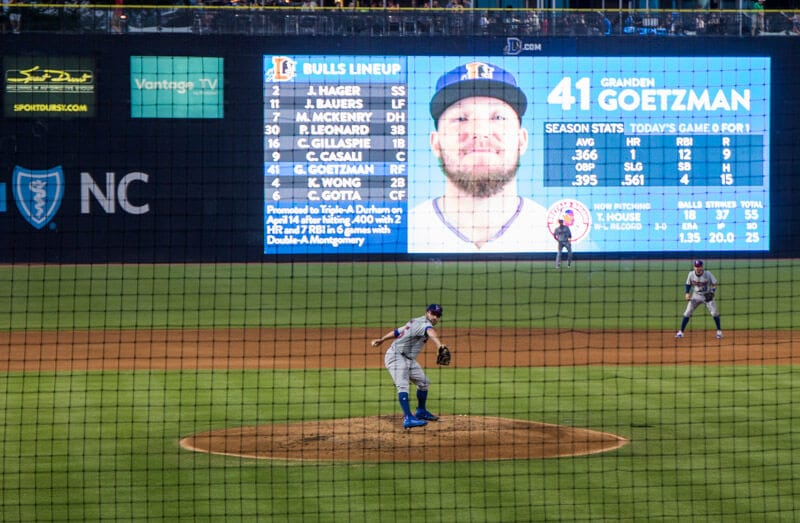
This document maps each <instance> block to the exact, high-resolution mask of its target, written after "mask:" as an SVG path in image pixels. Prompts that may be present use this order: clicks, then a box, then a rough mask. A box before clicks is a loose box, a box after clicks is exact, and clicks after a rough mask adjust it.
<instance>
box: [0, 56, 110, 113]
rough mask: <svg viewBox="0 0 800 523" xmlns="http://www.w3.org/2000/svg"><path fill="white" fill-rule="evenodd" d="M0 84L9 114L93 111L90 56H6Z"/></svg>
mask: <svg viewBox="0 0 800 523" xmlns="http://www.w3.org/2000/svg"><path fill="white" fill-rule="evenodd" d="M3 87H4V89H5V92H6V96H5V97H4V100H3V107H4V114H5V115H6V116H9V117H15V118H17V117H19V118H25V117H28V118H30V117H34V118H40V117H42V118H89V117H92V116H94V113H95V90H96V71H95V65H94V58H90V57H79V56H72V57H69V56H48V57H33V56H6V57H4V59H3Z"/></svg>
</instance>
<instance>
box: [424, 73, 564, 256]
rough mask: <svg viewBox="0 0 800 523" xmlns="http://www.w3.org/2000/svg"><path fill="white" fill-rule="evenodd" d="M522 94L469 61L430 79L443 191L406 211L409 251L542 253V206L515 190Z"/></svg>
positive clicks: (433, 139) (547, 245)
mask: <svg viewBox="0 0 800 523" xmlns="http://www.w3.org/2000/svg"><path fill="white" fill-rule="evenodd" d="M527 105H528V100H527V97H526V96H525V93H524V92H522V90H521V89H520V88H519V87H518V86H517V82H516V80H515V79H514V77H513V76H512V75H511V73H509V72H507V71H505V70H503V69H502V68H500V67H498V66H496V65H493V64H489V63H485V62H472V63H468V64H465V65H461V66H459V67H457V68H455V69H453V70H452V71H450V72H448V73H446V74H445V75H443V76H442V77H441V78H439V81H438V82H437V84H436V94H435V95H434V97H433V99H432V100H431V104H430V112H431V116H432V117H433V122H434V125H435V128H434V130H433V131H432V132H431V135H430V145H431V150H432V151H433V154H434V155H435V156H436V157H437V159H438V161H439V165H440V167H441V169H442V172H443V173H444V175H445V188H444V195H442V196H439V197H437V198H434V199H432V200H428V201H425V202H423V203H421V204H420V205H418V206H416V207H414V208H413V209H411V210H410V212H409V228H408V245H409V252H440V253H447V252H455V253H458V252H532V251H539V252H545V251H549V250H551V249H552V243H553V237H552V235H551V234H550V231H549V230H548V227H547V211H546V209H545V208H544V207H543V206H542V205H540V204H539V203H537V202H535V201H533V200H531V199H528V198H523V197H521V196H520V195H519V194H518V193H517V181H516V176H517V171H518V170H519V166H520V157H521V156H522V154H524V153H525V151H526V149H527V147H528V131H527V130H526V129H525V128H523V127H522V122H521V121H522V116H523V115H524V114H525V110H526V109H527Z"/></svg>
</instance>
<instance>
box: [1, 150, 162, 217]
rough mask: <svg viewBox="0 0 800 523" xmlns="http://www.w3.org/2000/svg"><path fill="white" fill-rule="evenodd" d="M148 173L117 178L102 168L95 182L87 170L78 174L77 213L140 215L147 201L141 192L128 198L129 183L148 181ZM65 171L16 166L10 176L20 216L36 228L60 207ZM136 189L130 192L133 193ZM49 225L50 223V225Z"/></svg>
mask: <svg viewBox="0 0 800 523" xmlns="http://www.w3.org/2000/svg"><path fill="white" fill-rule="evenodd" d="M149 182H150V175H149V174H147V173H143V172H139V171H133V172H129V173H127V174H126V175H124V176H122V177H121V178H119V179H118V177H117V175H116V173H114V172H106V173H105V180H101V181H100V183H98V181H97V180H95V178H94V177H93V176H92V175H91V174H90V173H88V172H82V173H81V176H80V188H79V192H80V213H81V214H93V213H96V212H98V211H99V212H100V213H101V214H117V213H118V212H121V213H124V214H129V215H142V214H148V213H150V204H149V203H148V202H147V201H146V200H144V201H142V199H141V196H139V197H137V198H135V199H134V200H132V199H131V197H130V196H131V195H130V194H129V193H130V190H131V187H135V186H138V185H139V184H148V183H149ZM65 186H66V183H65V175H64V171H63V168H62V167H61V166H60V165H59V166H56V167H52V168H50V169H47V170H43V171H36V170H31V169H26V168H24V167H20V166H16V167H15V168H14V174H13V176H12V182H11V191H12V193H13V194H14V200H15V201H16V203H17V209H18V210H19V212H20V214H21V215H22V217H23V218H25V219H26V220H27V221H28V223H30V224H31V225H33V226H34V227H35V228H36V229H42V228H43V227H45V226H46V225H47V224H48V223H50V222H51V221H52V219H53V218H54V217H55V215H56V213H58V210H59V208H60V207H61V200H62V199H63V197H64V192H65ZM138 193H139V191H135V192H134V196H136V194H138ZM5 211H6V184H4V183H0V212H5ZM50 227H51V228H53V227H54V224H51V225H50Z"/></svg>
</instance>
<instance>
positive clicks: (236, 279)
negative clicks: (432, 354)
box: [0, 260, 800, 330]
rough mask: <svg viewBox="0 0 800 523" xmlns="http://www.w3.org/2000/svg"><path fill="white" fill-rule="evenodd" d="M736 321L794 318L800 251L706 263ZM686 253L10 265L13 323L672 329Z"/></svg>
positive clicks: (760, 323)
mask: <svg viewBox="0 0 800 523" xmlns="http://www.w3.org/2000/svg"><path fill="white" fill-rule="evenodd" d="M707 266H708V268H709V270H711V271H712V272H714V274H716V276H717V277H718V278H719V280H720V291H719V300H718V302H719V305H720V307H721V311H722V314H723V318H724V322H725V327H726V329H797V328H798V326H800V315H798V314H795V312H796V311H798V310H800V293H797V292H796V291H795V286H796V282H798V281H800V261H798V260H721V261H719V262H714V261H709V262H708V263H707ZM690 270H691V262H690V261H687V260H680V261H674V260H672V261H664V260H640V261H628V260H622V261H591V262H590V261H587V262H580V261H578V262H577V263H576V265H575V267H574V268H573V269H571V270H565V269H562V270H561V271H556V270H554V269H553V268H552V264H551V263H549V262H543V261H538V262H527V261H526V262H511V261H506V262H436V261H431V262H418V263H337V264H333V263H330V264H326V263H302V264H295V263H292V264H278V265H276V264H239V265H230V264H227V265H225V264H222V265H98V266H94V265H77V266H76V265H63V266H62V265H48V266H19V265H18V266H3V267H0V297H2V298H5V299H3V300H0V325H5V326H7V328H9V329H11V330H42V329H44V330H58V329H62V330H63V329H149V328H207V327H223V328H224V327H295V326H296V327H307V326H308V327H318V326H330V327H334V326H335V327H341V326H351V325H365V326H392V325H394V324H395V323H396V322H397V321H398V320H402V321H405V319H406V318H408V317H411V316H413V315H416V314H418V313H419V310H420V307H422V306H424V305H425V304H427V303H430V302H439V303H442V304H444V306H445V308H446V316H445V319H446V321H447V322H448V323H447V324H448V325H449V326H510V327H519V326H522V327H561V328H576V329H592V328H595V329H596V328H605V329H614V328H621V329H673V328H674V327H675V325H676V324H677V322H678V317H679V316H680V315H681V314H682V312H683V308H684V304H683V284H684V282H685V280H686V275H687V274H688V272H689V271H690Z"/></svg>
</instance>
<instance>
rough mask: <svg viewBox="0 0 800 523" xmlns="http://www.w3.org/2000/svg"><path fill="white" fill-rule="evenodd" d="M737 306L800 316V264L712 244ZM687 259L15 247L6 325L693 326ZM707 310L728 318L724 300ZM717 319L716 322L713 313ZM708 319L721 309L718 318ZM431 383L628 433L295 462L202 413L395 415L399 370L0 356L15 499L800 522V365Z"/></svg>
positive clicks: (507, 410)
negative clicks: (422, 458)
mask: <svg viewBox="0 0 800 523" xmlns="http://www.w3.org/2000/svg"><path fill="white" fill-rule="evenodd" d="M708 268H709V269H710V270H711V271H713V272H714V273H715V274H716V275H717V276H718V277H719V278H720V280H721V286H720V299H719V302H720V307H721V310H722V314H723V325H724V327H725V329H726V330H733V329H773V328H777V329H797V328H798V322H800V319H797V316H798V315H797V314H795V312H796V311H798V310H800V296H799V295H798V293H797V292H796V290H795V285H796V282H798V281H800V262H798V261H794V260H722V261H719V262H715V261H713V260H709V262H708ZM689 270H690V263H689V262H688V261H686V260H680V261H661V260H649V261H641V260H636V261H633V260H621V261H596V262H581V261H580V260H578V262H577V264H576V266H575V267H574V268H573V269H572V270H570V271H566V270H563V269H562V270H561V271H555V270H554V269H552V267H551V264H550V263H545V262H541V261H540V262H519V261H517V262H511V261H506V262H477V263H475V262H445V263H441V262H436V261H430V262H420V263H384V264H381V263H343V264H322V263H307V264H306V263H303V264H281V265H268V264H253V265H114V266H106V265H101V266H56V265H52V266H50V265H48V266H4V267H0V325H2V326H3V328H4V329H7V330H57V329H61V330H65V329H136V328H140V329H149V328H175V329H177V328H214V327H221V328H227V327H293V328H303V327H307V326H308V327H320V326H337V327H345V328H346V327H348V326H370V327H376V328H377V327H384V328H389V327H393V326H395V325H396V324H397V323H398V322H399V321H404V320H405V319H407V318H408V317H410V316H412V315H415V314H417V313H419V310H420V307H422V306H424V305H425V304H427V303H429V302H432V301H436V302H441V303H443V304H444V306H445V314H446V316H445V320H446V322H447V324H446V325H447V328H448V329H451V328H458V327H470V326H474V327H492V326H521V327H548V328H552V327H558V328H576V329H588V328H605V329H614V328H623V329H659V330H661V329H667V330H671V329H674V328H675V326H676V324H677V322H678V318H679V316H680V314H681V312H682V311H683V281H684V279H685V277H686V274H687V273H688V272H689ZM701 312H703V314H701V317H698V318H697V319H695V320H693V324H692V326H693V328H700V327H701V326H702V325H710V319H709V318H708V315H707V314H705V313H704V311H701ZM694 322H697V323H694ZM701 322H705V323H701ZM428 373H429V375H430V376H431V378H432V381H433V383H434V388H433V389H432V392H431V405H432V408H433V409H434V410H436V411H437V412H442V413H445V414H470V415H484V414H485V415H498V416H504V417H510V418H519V419H529V420H536V421H543V422H548V423H556V424H563V425H570V426H575V427H582V428H589V429H594V430H601V431H608V432H612V433H615V434H619V435H621V436H624V437H626V438H629V439H630V440H631V442H630V444H628V445H626V446H624V447H622V448H620V449H618V450H616V451H613V452H609V453H604V454H598V455H593V456H583V457H574V458H557V459H545V460H515V461H502V462H475V463H426V464H413V463H412V464H409V463H385V464H356V463H336V464H330V463H296V462H290V463H286V462H272V461H259V460H252V459H239V458H233V457H225V456H211V455H205V454H200V453H193V452H188V451H185V450H181V449H180V448H179V445H178V441H179V440H180V438H181V437H183V436H186V435H189V434H193V433H196V432H201V431H207V430H213V429H220V428H225V427H233V426H240V425H257V424H265V423H270V422H272V421H281V422H285V421H287V420H298V421H299V420H302V419H330V418H348V417H356V416H370V415H377V414H386V413H395V412H396V411H397V402H396V394H395V391H394V388H393V387H392V386H391V382H390V379H389V376H388V374H386V372H385V371H384V370H380V369H368V370H363V369H360V370H352V369H317V370H306V371H279V370H274V371H273V370H262V371H254V370H239V371H232V370H218V371H195V370H185V371H171V372H162V371H131V372H60V373H37V372H29V373H18V372H4V373H0V415H2V419H1V420H0V456H2V457H1V458H0V459H1V460H2V461H0V479H2V486H0V507H1V510H2V511H1V512H0V520H2V521H21V522H22V521H25V522H27V521H99V520H107V521H112V520H113V521H153V520H162V521H222V520H224V521H331V522H332V521H337V522H338V521H348V523H349V522H359V521H395V520H407V519H419V520H424V521H459V522H463V521H497V522H508V521H559V520H564V521H573V520H582V521H641V520H655V521H676V522H678V521H681V522H682V521H683V520H693V521H719V522H728V521H792V520H797V519H799V518H800V479H798V478H800V461H798V459H797V457H796V456H797V454H798V452H799V451H800V431H797V430H796V428H795V427H796V426H797V422H798V420H800V402H798V401H797V398H800V390H799V389H800V385H797V384H798V383H800V381H798V378H800V368H798V367H796V366H778V367H776V366H766V365H764V366H750V367H748V366H734V367H730V366H719V365H714V366H674V365H673V366H669V365H668V366H653V367H623V366H615V367H598V366H592V367H554V368H552V367H551V368H502V369H500V368H488V369H456V368H453V369H444V370H440V369H429V370H428Z"/></svg>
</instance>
